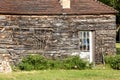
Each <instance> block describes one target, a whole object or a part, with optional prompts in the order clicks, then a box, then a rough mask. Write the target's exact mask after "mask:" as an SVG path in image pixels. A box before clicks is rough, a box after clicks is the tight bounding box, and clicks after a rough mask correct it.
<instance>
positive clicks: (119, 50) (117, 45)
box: [116, 43, 120, 55]
mask: <svg viewBox="0 0 120 80" xmlns="http://www.w3.org/2000/svg"><path fill="white" fill-rule="evenodd" d="M116 50H117V54H119V55H120V43H116Z"/></svg>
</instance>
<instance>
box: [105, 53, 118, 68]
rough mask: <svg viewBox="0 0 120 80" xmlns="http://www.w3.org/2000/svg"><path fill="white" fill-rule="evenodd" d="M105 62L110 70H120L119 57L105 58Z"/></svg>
mask: <svg viewBox="0 0 120 80" xmlns="http://www.w3.org/2000/svg"><path fill="white" fill-rule="evenodd" d="M105 62H106V63H107V64H109V65H110V67H111V68H113V69H116V70H120V55H116V56H107V57H105Z"/></svg>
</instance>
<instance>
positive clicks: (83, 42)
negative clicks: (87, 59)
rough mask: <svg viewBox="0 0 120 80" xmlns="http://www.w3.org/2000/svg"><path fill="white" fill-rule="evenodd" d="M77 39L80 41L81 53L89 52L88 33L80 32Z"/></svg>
mask: <svg viewBox="0 0 120 80" xmlns="http://www.w3.org/2000/svg"><path fill="white" fill-rule="evenodd" d="M79 39H80V42H79V44H80V50H81V51H89V47H90V46H89V40H90V38H89V32H88V31H80V32H79Z"/></svg>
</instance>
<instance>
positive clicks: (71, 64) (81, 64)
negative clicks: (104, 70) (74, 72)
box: [18, 55, 89, 71]
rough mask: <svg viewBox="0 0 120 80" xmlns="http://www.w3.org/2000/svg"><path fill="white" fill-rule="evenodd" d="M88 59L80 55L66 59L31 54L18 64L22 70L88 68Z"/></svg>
mask: <svg viewBox="0 0 120 80" xmlns="http://www.w3.org/2000/svg"><path fill="white" fill-rule="evenodd" d="M88 66H89V65H87V62H86V61H83V60H82V59H80V57H79V56H71V57H68V58H65V59H62V60H60V59H56V60H53V59H46V58H45V57H43V56H41V55H29V56H27V57H25V58H23V59H22V61H21V63H20V64H19V65H18V67H19V69H20V70H27V71H29V70H44V69H66V70H68V69H79V70H81V69H86V68H88Z"/></svg>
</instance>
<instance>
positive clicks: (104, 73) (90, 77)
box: [0, 43, 120, 80]
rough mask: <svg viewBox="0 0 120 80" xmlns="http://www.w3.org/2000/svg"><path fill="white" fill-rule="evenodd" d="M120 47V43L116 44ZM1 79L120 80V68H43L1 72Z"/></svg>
mask: <svg viewBox="0 0 120 80" xmlns="http://www.w3.org/2000/svg"><path fill="white" fill-rule="evenodd" d="M116 47H117V48H120V44H118V43H117V44H116ZM0 80H120V70H112V69H110V68H107V69H103V66H100V67H98V66H97V67H95V69H93V70H41V71H18V72H12V73H0Z"/></svg>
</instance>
